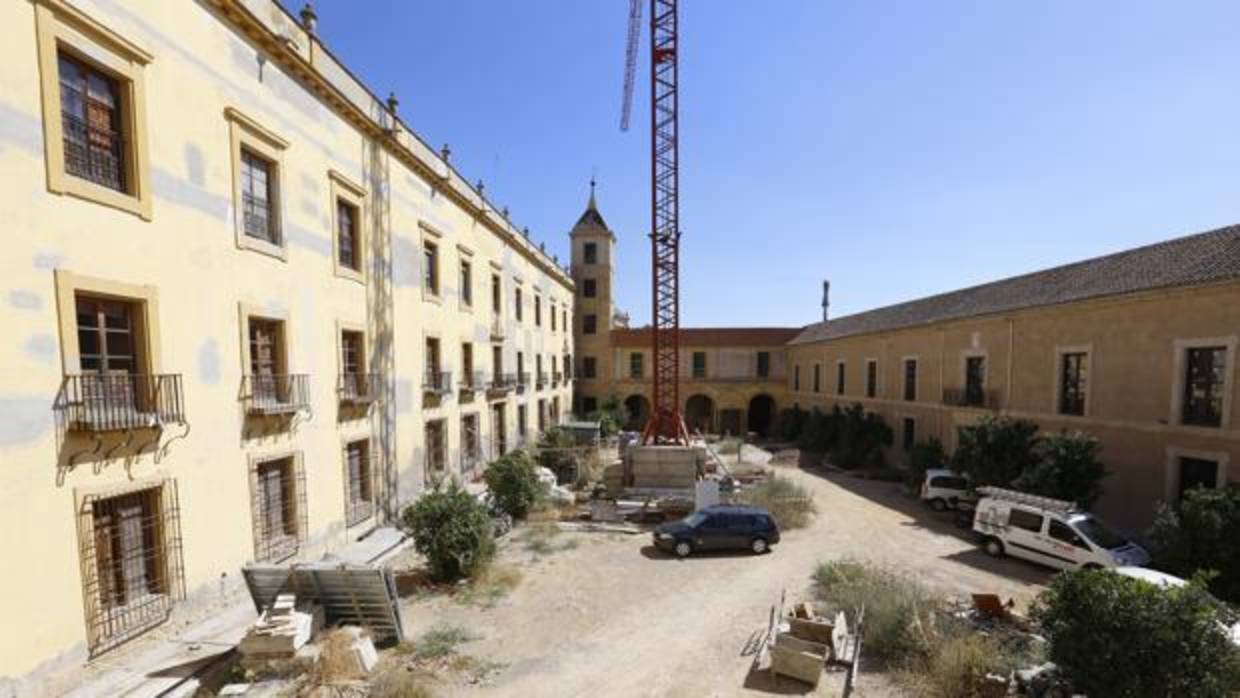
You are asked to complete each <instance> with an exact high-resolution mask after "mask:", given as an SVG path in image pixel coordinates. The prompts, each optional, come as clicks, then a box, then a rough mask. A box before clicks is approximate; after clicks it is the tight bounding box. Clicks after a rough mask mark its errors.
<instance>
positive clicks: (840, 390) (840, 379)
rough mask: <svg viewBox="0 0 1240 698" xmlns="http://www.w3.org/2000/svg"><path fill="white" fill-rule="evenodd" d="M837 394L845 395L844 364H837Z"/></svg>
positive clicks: (840, 362)
mask: <svg viewBox="0 0 1240 698" xmlns="http://www.w3.org/2000/svg"><path fill="white" fill-rule="evenodd" d="M835 394H836V395H843V394H844V362H843V361H837V362H835Z"/></svg>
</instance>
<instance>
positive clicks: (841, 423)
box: [829, 404, 892, 470]
mask: <svg viewBox="0 0 1240 698" xmlns="http://www.w3.org/2000/svg"><path fill="white" fill-rule="evenodd" d="M831 419H832V421H834V422H835V427H834V430H833V431H834V433H835V440H834V443H833V444H831V445H830V446H829V450H830V451H831V463H832V464H833V465H837V466H839V467H841V468H845V469H848V470H853V469H856V468H867V467H874V468H878V467H882V465H883V448H885V447H887V446H890V445H891V441H892V433H891V427H889V426H887V423H886V422H885V421H883V417H882V415H880V414H878V413H877V412H866V411H865V408H863V407H862V406H861V405H859V404H858V405H851V406H849V407H848V408H846V409H844V410H841V409H840V408H839V407H836V408H835V409H834V410H833V411H832V413H831Z"/></svg>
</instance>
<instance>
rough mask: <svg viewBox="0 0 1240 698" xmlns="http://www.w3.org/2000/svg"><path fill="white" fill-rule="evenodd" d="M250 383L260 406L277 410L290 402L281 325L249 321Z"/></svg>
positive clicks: (255, 399) (264, 321)
mask: <svg viewBox="0 0 1240 698" xmlns="http://www.w3.org/2000/svg"><path fill="white" fill-rule="evenodd" d="M249 350H250V377H251V378H250V380H251V381H252V387H251V393H252V395H253V400H254V403H255V404H256V405H258V406H259V407H273V408H277V407H279V406H281V405H284V404H286V403H288V402H289V398H290V395H289V388H290V386H289V382H288V376H287V373H286V371H285V368H284V366H285V347H284V323H283V322H281V321H279V320H272V319H268V318H257V317H251V318H250V320H249Z"/></svg>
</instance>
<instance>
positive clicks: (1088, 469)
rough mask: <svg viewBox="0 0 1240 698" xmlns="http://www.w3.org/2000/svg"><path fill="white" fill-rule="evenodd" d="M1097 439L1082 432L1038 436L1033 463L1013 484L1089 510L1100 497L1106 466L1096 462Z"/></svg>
mask: <svg viewBox="0 0 1240 698" xmlns="http://www.w3.org/2000/svg"><path fill="white" fill-rule="evenodd" d="M1100 448H1101V446H1100V445H1099V444H1098V440H1097V439H1095V438H1092V437H1090V436H1088V435H1086V434H1084V433H1082V432H1079V431H1076V432H1060V433H1058V434H1050V435H1047V436H1044V437H1042V438H1041V439H1038V440H1037V442H1036V443H1035V444H1034V448H1033V450H1034V458H1035V462H1034V463H1033V464H1032V465H1031V466H1029V467H1028V468H1026V469H1025V470H1024V471H1023V472H1022V473H1021V474H1020V475H1019V476H1017V477H1016V479H1015V480H1013V481H1012V487H1014V488H1016V489H1018V490H1020V491H1022V492H1029V493H1032V494H1040V495H1042V496H1044V497H1054V498H1055V499H1066V500H1068V501H1072V502H1076V503H1077V504H1078V505H1080V506H1081V507H1083V508H1085V509H1089V508H1090V507H1092V506H1093V505H1094V502H1096V501H1098V497H1100V496H1102V478H1104V477H1106V474H1107V473H1106V469H1105V468H1103V467H1102V463H1100V462H1099V461H1098V451H1099V450H1100Z"/></svg>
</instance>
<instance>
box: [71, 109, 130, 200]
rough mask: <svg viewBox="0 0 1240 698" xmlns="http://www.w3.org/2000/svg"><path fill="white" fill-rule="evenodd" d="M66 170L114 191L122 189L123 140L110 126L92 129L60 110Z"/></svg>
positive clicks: (123, 180)
mask: <svg viewBox="0 0 1240 698" xmlns="http://www.w3.org/2000/svg"><path fill="white" fill-rule="evenodd" d="M60 116H61V128H62V129H63V130H64V151H65V171H66V172H68V173H69V174H71V175H73V176H75V177H81V178H82V179H85V180H89V181H91V182H94V183H95V184H99V185H101V186H105V187H107V188H109V189H115V190H116V191H121V192H123V191H125V139H123V138H121V135H120V134H119V133H116V132H114V131H112V130H110V129H108V130H104V129H101V128H97V127H95V128H92V127H91V126H90V125H88V124H87V123H86V122H85V121H83V120H81V119H79V118H77V117H76V116H73V115H72V114H66V113H63V112H62V113H61V115H60Z"/></svg>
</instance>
